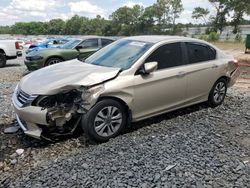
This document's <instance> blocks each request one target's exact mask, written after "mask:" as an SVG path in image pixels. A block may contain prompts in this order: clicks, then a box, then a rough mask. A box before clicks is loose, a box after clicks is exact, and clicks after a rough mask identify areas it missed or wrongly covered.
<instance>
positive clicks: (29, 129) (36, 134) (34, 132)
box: [16, 114, 42, 139]
mask: <svg viewBox="0 0 250 188" xmlns="http://www.w3.org/2000/svg"><path fill="white" fill-rule="evenodd" d="M16 120H17V123H18V125H19V126H20V127H21V129H22V130H23V132H24V133H25V134H26V135H28V136H31V137H33V138H37V139H41V134H42V129H41V128H39V127H38V126H37V125H36V124H31V123H29V124H26V123H25V122H24V121H23V120H21V119H20V118H19V116H18V115H17V114H16Z"/></svg>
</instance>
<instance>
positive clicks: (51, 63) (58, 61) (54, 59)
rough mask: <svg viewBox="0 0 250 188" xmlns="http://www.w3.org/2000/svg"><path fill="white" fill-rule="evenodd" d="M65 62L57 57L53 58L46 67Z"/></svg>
mask: <svg viewBox="0 0 250 188" xmlns="http://www.w3.org/2000/svg"><path fill="white" fill-rule="evenodd" d="M62 61H63V60H62V59H60V58H57V57H53V58H50V59H48V60H47V62H46V63H45V66H50V65H54V64H57V63H60V62H62Z"/></svg>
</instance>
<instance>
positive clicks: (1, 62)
mask: <svg viewBox="0 0 250 188" xmlns="http://www.w3.org/2000/svg"><path fill="white" fill-rule="evenodd" d="M5 65H6V56H5V54H4V53H1V52H0V68H2V67H5Z"/></svg>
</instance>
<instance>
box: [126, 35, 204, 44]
mask: <svg viewBox="0 0 250 188" xmlns="http://www.w3.org/2000/svg"><path fill="white" fill-rule="evenodd" d="M127 39H131V40H138V41H142V42H150V43H158V42H162V41H172V40H178V41H180V40H191V41H197V42H203V41H200V40H197V39H193V38H188V37H181V36H169V35H143V36H134V37H127Z"/></svg>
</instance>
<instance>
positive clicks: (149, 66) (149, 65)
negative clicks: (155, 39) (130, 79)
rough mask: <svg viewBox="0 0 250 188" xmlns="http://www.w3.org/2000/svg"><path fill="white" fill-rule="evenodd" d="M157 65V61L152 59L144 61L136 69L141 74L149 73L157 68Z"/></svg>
mask: <svg viewBox="0 0 250 188" xmlns="http://www.w3.org/2000/svg"><path fill="white" fill-rule="evenodd" d="M157 67H158V62H156V61H153V62H148V63H145V64H144V65H143V66H142V67H141V68H140V69H139V70H138V72H137V73H138V74H141V75H147V74H150V73H151V72H154V71H156V70H157Z"/></svg>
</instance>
